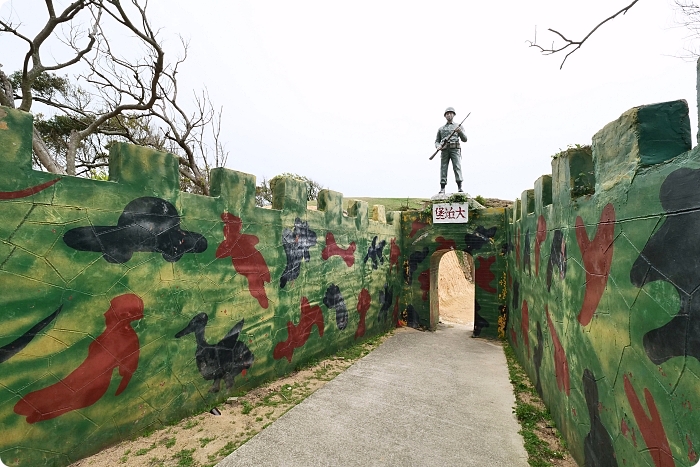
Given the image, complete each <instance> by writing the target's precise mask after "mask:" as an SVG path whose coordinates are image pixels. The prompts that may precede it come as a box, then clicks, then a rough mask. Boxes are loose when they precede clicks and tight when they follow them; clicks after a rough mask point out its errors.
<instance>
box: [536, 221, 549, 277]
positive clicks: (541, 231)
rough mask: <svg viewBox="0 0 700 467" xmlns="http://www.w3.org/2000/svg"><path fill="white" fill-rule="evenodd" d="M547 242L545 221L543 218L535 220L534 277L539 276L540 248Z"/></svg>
mask: <svg viewBox="0 0 700 467" xmlns="http://www.w3.org/2000/svg"><path fill="white" fill-rule="evenodd" d="M545 240H547V221H546V220H545V219H544V216H540V217H538V218H537V233H536V234H535V275H536V276H539V275H540V248H541V247H542V243H544V241H545Z"/></svg>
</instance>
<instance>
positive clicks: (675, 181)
mask: <svg viewBox="0 0 700 467" xmlns="http://www.w3.org/2000/svg"><path fill="white" fill-rule="evenodd" d="M698 183H700V169H696V170H693V169H678V170H676V171H674V172H672V173H671V174H670V175H669V176H668V177H666V180H664V182H663V183H662V184H661V189H660V191H659V199H660V200H661V206H663V208H664V210H665V211H666V212H667V213H670V214H671V213H672V214H673V215H669V216H666V219H665V220H664V223H663V225H662V226H661V228H659V230H657V231H656V232H655V233H654V235H652V236H651V237H650V238H649V240H648V241H647V244H646V245H645V246H644V248H643V249H642V252H641V253H640V254H639V257H638V258H637V260H636V261H635V262H634V264H633V265H632V269H631V271H630V281H631V282H632V284H634V285H635V286H637V287H640V288H641V287H644V285H646V284H648V283H650V282H654V281H666V282H669V283H671V285H673V286H674V287H675V288H676V290H677V291H678V296H679V297H680V300H681V304H680V310H679V311H678V314H676V316H674V317H673V319H671V320H670V321H669V322H668V323H667V324H665V325H664V326H661V327H660V328H657V329H653V330H651V331H649V332H648V333H646V334H645V335H644V339H643V341H644V350H645V351H646V353H647V356H648V357H649V359H650V360H651V361H652V362H654V363H655V364H656V365H660V364H661V363H663V362H665V361H667V360H669V359H671V358H673V357H683V356H689V357H694V358H695V359H697V360H699V361H700V299H699V298H697V297H695V291H696V290H697V289H698V287H699V286H700V262H698V257H700V242H698V232H700V191H698V189H697V186H698Z"/></svg>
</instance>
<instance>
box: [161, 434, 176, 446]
mask: <svg viewBox="0 0 700 467" xmlns="http://www.w3.org/2000/svg"><path fill="white" fill-rule="evenodd" d="M175 441H177V439H176V438H175V437H172V438H165V439H164V440H163V441H161V444H164V445H165V447H166V448H168V449H170V448H171V447H173V446H175Z"/></svg>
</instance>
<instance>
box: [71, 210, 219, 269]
mask: <svg viewBox="0 0 700 467" xmlns="http://www.w3.org/2000/svg"><path fill="white" fill-rule="evenodd" d="M63 241H64V242H65V244H66V245H68V246H69V247H71V248H73V249H76V250H79V251H94V252H100V253H102V256H103V257H104V259H105V260H106V261H107V262H109V263H126V262H127V261H129V260H130V259H131V256H132V255H133V254H134V253H135V252H153V253H161V254H162V255H163V259H165V260H166V261H169V262H175V261H179V260H180V258H182V255H184V254H185V253H202V252H203V251H205V250H206V249H207V239H206V238H204V237H203V236H202V235H200V234H198V233H195V232H188V231H186V230H182V229H180V215H179V214H178V212H177V209H175V206H173V205H172V204H170V203H169V202H167V201H165V200H164V199H161V198H152V197H144V198H136V199H135V200H133V201H131V202H130V203H129V204H127V205H126V207H125V208H124V212H123V213H122V215H121V216H119V220H118V221H117V225H116V226H92V227H78V228H76V229H71V230H69V231H68V232H66V233H65V235H64V236H63Z"/></svg>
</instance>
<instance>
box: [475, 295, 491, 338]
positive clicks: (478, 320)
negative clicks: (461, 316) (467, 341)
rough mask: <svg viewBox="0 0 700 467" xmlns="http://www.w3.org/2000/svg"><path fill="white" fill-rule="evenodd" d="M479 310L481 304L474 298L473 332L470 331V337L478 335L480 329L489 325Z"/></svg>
mask: <svg viewBox="0 0 700 467" xmlns="http://www.w3.org/2000/svg"><path fill="white" fill-rule="evenodd" d="M479 310H481V305H479V302H477V301H476V300H474V332H473V333H472V337H479V336H480V335H481V330H482V329H483V328H487V327H489V326H490V324H489V322H488V321H486V319H485V318H484V317H483V316H481V315H480V314H479Z"/></svg>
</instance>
